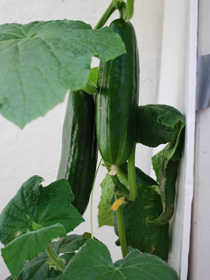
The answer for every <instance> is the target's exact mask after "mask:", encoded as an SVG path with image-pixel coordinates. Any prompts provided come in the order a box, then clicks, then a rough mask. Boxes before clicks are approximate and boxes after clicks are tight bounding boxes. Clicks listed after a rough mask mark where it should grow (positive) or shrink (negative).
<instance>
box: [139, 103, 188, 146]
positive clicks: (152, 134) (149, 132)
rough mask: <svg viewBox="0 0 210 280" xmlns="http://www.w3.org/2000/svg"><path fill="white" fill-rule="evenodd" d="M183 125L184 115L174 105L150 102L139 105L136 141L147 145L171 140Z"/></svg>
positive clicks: (174, 138) (173, 139) (156, 144)
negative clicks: (149, 103)
mask: <svg viewBox="0 0 210 280" xmlns="http://www.w3.org/2000/svg"><path fill="white" fill-rule="evenodd" d="M184 126H185V120H184V116H183V115H182V114H181V113H180V112H179V111H178V110H177V109H175V108H174V107H171V106H167V105H152V104H151V105H146V106H140V107H139V109H138V117H137V134H136V142H138V143H142V144H144V145H146V146H149V147H157V146H158V145H160V144H165V143H168V142H173V141H175V140H176V137H177V135H178V134H179V131H180V129H182V128H183V127H184Z"/></svg>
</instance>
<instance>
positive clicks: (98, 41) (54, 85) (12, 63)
mask: <svg viewBox="0 0 210 280" xmlns="http://www.w3.org/2000/svg"><path fill="white" fill-rule="evenodd" d="M0 42H1V44H0V62H1V68H0V103H1V106H0V113H1V114H2V115H3V116H4V117H6V118H7V119H9V120H10V121H12V122H14V123H15V124H17V125H18V126H20V127H23V126H24V125H25V124H26V123H28V122H30V121H31V120H33V119H35V118H37V117H39V116H43V115H45V114H46V112H47V111H48V110H50V109H52V108H53V107H54V106H55V105H56V104H58V103H60V102H62V101H63V100H64V96H65V93H66V92H67V90H68V89H71V90H74V91H76V90H80V89H83V88H85V86H86V83H87V81H88V77H89V75H90V63H91V57H92V56H97V57H99V59H100V60H101V61H103V62H105V61H108V60H110V59H114V58H115V57H117V56H119V55H121V54H123V53H125V47H124V44H123V43H122V40H121V38H120V36H119V35H118V34H116V33H114V32H113V31H111V30H110V29H109V28H108V27H105V28H102V29H100V30H92V29H91V26H90V25H88V24H85V23H84V22H81V21H70V20H56V21H48V22H31V23H28V24H24V25H21V24H16V23H12V24H3V25H0Z"/></svg>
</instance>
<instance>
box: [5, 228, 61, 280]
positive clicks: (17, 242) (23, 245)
mask: <svg viewBox="0 0 210 280" xmlns="http://www.w3.org/2000/svg"><path fill="white" fill-rule="evenodd" d="M65 235H66V231H65V228H64V227H63V225H61V224H56V225H53V226H50V227H46V228H42V229H40V230H37V231H32V232H28V233H25V234H23V235H21V236H19V237H17V238H16V239H14V240H13V241H11V242H10V243H9V244H7V245H6V246H5V248H2V256H3V258H4V261H5V263H6V264H7V267H8V268H9V270H10V272H11V274H12V276H13V278H14V279H17V277H18V274H19V272H20V271H21V269H22V267H23V264H24V262H25V261H26V260H31V259H33V258H34V257H36V256H37V255H38V254H39V253H41V252H43V251H45V249H46V248H47V247H48V245H49V244H50V242H51V240H52V239H55V238H57V237H63V236H65Z"/></svg>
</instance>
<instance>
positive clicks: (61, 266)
mask: <svg viewBox="0 0 210 280" xmlns="http://www.w3.org/2000/svg"><path fill="white" fill-rule="evenodd" d="M47 253H48V256H49V257H50V259H51V260H52V262H53V264H54V265H55V266H56V267H57V268H58V269H59V270H61V271H62V272H64V269H65V260H63V259H61V258H59V256H58V255H57V254H56V252H55V251H54V249H53V247H52V245H51V244H50V245H49V246H48V247H47Z"/></svg>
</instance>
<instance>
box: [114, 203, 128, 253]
mask: <svg viewBox="0 0 210 280" xmlns="http://www.w3.org/2000/svg"><path fill="white" fill-rule="evenodd" d="M116 214H117V227H118V235H119V239H120V246H121V252H122V256H123V258H124V257H126V255H127V254H128V246H127V241H126V235H125V226H124V220H123V208H122V205H121V206H120V207H119V208H118V209H117V211H116Z"/></svg>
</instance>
